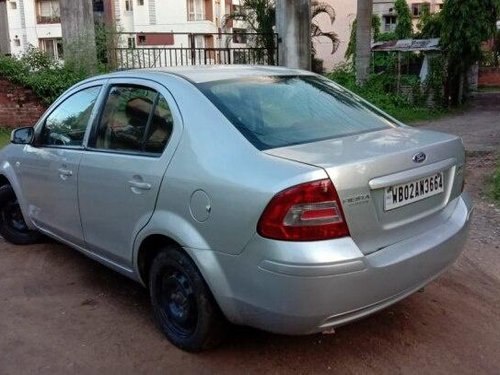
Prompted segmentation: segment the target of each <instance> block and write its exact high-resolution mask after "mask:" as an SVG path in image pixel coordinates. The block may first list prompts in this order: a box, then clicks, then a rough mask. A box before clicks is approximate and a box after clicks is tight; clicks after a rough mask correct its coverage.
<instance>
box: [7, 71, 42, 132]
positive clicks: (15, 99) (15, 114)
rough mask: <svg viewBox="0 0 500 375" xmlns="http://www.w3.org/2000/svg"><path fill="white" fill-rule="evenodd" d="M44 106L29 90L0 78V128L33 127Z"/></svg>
mask: <svg viewBox="0 0 500 375" xmlns="http://www.w3.org/2000/svg"><path fill="white" fill-rule="evenodd" d="M45 109H46V106H45V105H44V104H43V103H42V102H41V101H40V100H39V99H38V98H37V97H36V96H35V95H34V94H33V92H32V91H31V90H29V89H26V88H24V87H21V86H17V85H14V84H13V83H11V82H9V81H7V80H6V79H3V78H1V77H0V126H6V127H10V128H17V127H20V126H30V125H34V124H35V122H36V121H38V119H39V118H40V116H41V115H42V114H43V112H45Z"/></svg>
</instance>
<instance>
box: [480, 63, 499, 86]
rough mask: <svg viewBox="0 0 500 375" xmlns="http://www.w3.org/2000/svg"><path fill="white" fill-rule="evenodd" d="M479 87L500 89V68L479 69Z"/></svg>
mask: <svg viewBox="0 0 500 375" xmlns="http://www.w3.org/2000/svg"><path fill="white" fill-rule="evenodd" d="M479 86H486V87H487V86H490V87H491V86H498V87H500V68H479Z"/></svg>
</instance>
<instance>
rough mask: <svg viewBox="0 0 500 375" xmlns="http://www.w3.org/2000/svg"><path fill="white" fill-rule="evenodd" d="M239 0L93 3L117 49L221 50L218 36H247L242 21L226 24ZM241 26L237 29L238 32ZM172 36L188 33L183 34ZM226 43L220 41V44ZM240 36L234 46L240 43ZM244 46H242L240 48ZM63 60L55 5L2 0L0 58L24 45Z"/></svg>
mask: <svg viewBox="0 0 500 375" xmlns="http://www.w3.org/2000/svg"><path fill="white" fill-rule="evenodd" d="M238 4H239V1H238V0H104V1H103V0H100V1H96V0H94V8H95V9H96V7H97V8H102V9H98V10H99V11H103V13H104V16H103V19H104V22H106V23H108V24H113V25H115V26H116V29H117V31H119V32H123V33H130V34H128V35H126V34H124V37H122V38H120V40H121V45H120V46H121V47H160V46H161V47H167V48H190V47H191V44H192V42H193V38H190V37H189V36H188V35H187V33H197V34H198V33H199V35H196V36H195V37H194V44H195V45H194V47H195V48H214V47H220V46H222V45H223V44H224V43H226V42H227V41H226V40H225V39H226V38H218V37H217V34H218V33H219V32H233V31H235V32H240V33H242V32H245V31H246V29H245V28H244V25H242V23H241V22H238V21H237V22H234V26H235V27H234V28H233V23H229V25H226V24H225V23H224V16H225V15H226V14H229V13H230V12H231V11H232V9H233V6H237V5H238ZM238 27H239V28H238ZM176 33H186V34H184V35H181V34H176ZM223 39H224V40H223ZM244 41H245V37H244V36H243V35H241V36H239V37H234V38H232V40H231V43H232V44H238V43H236V42H244ZM240 44H241V45H242V46H244V43H240ZM30 45H32V46H34V47H39V48H41V49H42V50H44V51H46V52H47V53H49V54H50V55H51V56H54V57H56V58H61V57H62V52H63V51H62V41H61V24H60V7H59V1H58V0H0V53H2V54H13V55H19V54H22V53H23V52H24V51H25V50H26V49H27V48H28V46H30Z"/></svg>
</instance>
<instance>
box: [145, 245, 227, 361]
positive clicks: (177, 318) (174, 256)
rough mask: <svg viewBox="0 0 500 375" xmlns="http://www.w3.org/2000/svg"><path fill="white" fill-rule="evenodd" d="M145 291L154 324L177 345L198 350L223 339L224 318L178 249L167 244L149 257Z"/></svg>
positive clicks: (210, 346)
mask: <svg viewBox="0 0 500 375" xmlns="http://www.w3.org/2000/svg"><path fill="white" fill-rule="evenodd" d="M149 293H150V297H151V305H152V307H153V315H154V319H155V321H156V324H157V325H158V326H159V328H160V330H161V331H162V332H163V333H164V334H165V335H166V336H167V338H168V340H169V341H170V342H171V343H172V344H174V345H175V346H177V347H178V348H180V349H183V350H186V351H189V352H199V351H202V350H206V349H210V348H213V347H215V346H217V345H218V344H220V343H221V341H222V340H223V339H224V337H225V331H226V324H227V323H226V320H225V318H224V316H223V314H222V312H221V311H220V309H219V306H218V305H217V303H216V302H215V299H214V297H213V296H212V293H211V292H210V289H209V288H208V286H207V284H206V283H205V281H204V280H203V277H202V275H201V274H200V271H199V270H198V268H197V267H196V265H195V264H194V262H193V261H192V260H191V258H190V257H189V256H188V255H187V254H186V253H184V252H183V251H182V250H181V249H179V248H177V247H175V246H168V247H166V248H164V249H163V250H162V251H161V252H160V253H159V254H158V255H157V256H156V258H155V259H154V260H153V262H152V265H151V268H150V273H149Z"/></svg>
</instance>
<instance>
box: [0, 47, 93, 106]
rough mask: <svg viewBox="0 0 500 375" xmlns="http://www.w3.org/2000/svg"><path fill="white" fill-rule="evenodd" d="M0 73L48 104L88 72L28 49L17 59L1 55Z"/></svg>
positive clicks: (33, 49) (38, 51)
mask: <svg viewBox="0 0 500 375" xmlns="http://www.w3.org/2000/svg"><path fill="white" fill-rule="evenodd" d="M0 76H3V77H5V78H7V79H9V80H10V81H12V82H15V83H18V84H20V85H23V86H25V87H28V88H30V89H32V90H33V92H34V94H35V95H37V96H38V97H39V98H41V99H42V100H43V101H44V102H45V103H46V104H50V103H52V102H53V101H54V100H55V99H56V98H57V97H58V96H59V95H61V94H62V93H63V92H64V91H65V90H67V89H68V88H69V87H70V86H72V85H74V84H75V83H77V82H79V81H81V80H82V79H84V78H86V77H87V76H88V72H86V71H85V69H79V70H74V69H73V68H72V67H69V66H67V65H64V64H62V63H61V62H60V61H56V60H53V59H51V58H50V57H49V56H47V55H46V54H45V53H44V52H42V51H40V50H38V49H36V48H30V49H28V51H27V52H26V53H25V54H24V55H22V56H21V57H20V58H16V57H10V56H1V57H0Z"/></svg>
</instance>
